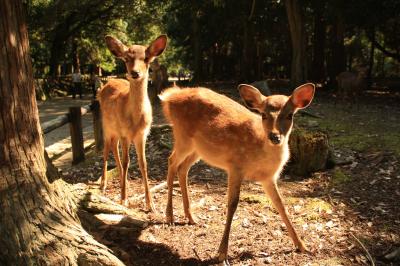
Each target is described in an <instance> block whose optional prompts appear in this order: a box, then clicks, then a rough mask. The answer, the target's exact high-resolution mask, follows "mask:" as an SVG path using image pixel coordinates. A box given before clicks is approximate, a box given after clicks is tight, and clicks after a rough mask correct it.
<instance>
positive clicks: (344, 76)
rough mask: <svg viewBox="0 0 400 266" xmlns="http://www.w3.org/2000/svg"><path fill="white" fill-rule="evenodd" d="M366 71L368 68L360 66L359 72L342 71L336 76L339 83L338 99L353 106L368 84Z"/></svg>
mask: <svg viewBox="0 0 400 266" xmlns="http://www.w3.org/2000/svg"><path fill="white" fill-rule="evenodd" d="M366 72H367V69H366V68H363V67H360V68H359V69H358V71H357V72H350V71H345V72H341V73H340V74H339V75H338V76H337V77H336V80H337V83H338V90H337V100H341V101H342V102H349V104H350V106H353V105H354V104H355V103H356V101H357V100H358V98H359V96H360V94H361V92H362V90H363V89H365V87H366V85H367V84H366ZM335 103H336V102H335ZM357 106H358V101H357Z"/></svg>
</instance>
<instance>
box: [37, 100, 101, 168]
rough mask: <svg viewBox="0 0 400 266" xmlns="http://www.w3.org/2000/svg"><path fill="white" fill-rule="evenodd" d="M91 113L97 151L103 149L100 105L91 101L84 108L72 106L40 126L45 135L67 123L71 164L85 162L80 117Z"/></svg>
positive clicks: (95, 101)
mask: <svg viewBox="0 0 400 266" xmlns="http://www.w3.org/2000/svg"><path fill="white" fill-rule="evenodd" d="M89 112H92V115H93V132H94V141H95V147H96V150H97V151H100V150H101V149H102V148H103V130H102V122H101V113H100V104H99V102H98V101H97V100H93V101H92V103H91V104H88V105H85V106H74V107H70V108H69V112H68V113H67V114H65V115H60V116H58V117H57V118H55V119H53V120H50V121H47V122H45V123H43V124H42V131H43V134H47V133H49V132H51V131H53V130H55V129H57V128H59V127H61V126H63V125H65V124H67V123H69V129H70V134H71V144H72V164H77V163H79V162H82V161H84V160H85V149H84V145H83V131H82V116H83V115H86V114H87V113H89Z"/></svg>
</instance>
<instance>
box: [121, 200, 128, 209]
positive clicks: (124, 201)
mask: <svg viewBox="0 0 400 266" xmlns="http://www.w3.org/2000/svg"><path fill="white" fill-rule="evenodd" d="M121 205H122V206H125V207H128V200H127V199H122V200H121Z"/></svg>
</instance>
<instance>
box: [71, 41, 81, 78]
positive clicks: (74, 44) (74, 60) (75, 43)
mask: <svg viewBox="0 0 400 266" xmlns="http://www.w3.org/2000/svg"><path fill="white" fill-rule="evenodd" d="M71 57H72V66H73V68H74V72H80V69H81V62H80V61H79V53H78V40H77V39H75V38H73V39H72V54H71Z"/></svg>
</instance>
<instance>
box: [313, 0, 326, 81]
mask: <svg viewBox="0 0 400 266" xmlns="http://www.w3.org/2000/svg"><path fill="white" fill-rule="evenodd" d="M314 6H315V7H314V45H313V48H314V51H313V61H312V73H311V76H312V78H313V80H315V81H318V82H320V81H322V80H324V79H325V67H324V61H325V38H326V23H325V19H324V17H323V13H324V2H323V1H319V0H317V1H314Z"/></svg>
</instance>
